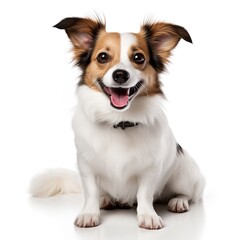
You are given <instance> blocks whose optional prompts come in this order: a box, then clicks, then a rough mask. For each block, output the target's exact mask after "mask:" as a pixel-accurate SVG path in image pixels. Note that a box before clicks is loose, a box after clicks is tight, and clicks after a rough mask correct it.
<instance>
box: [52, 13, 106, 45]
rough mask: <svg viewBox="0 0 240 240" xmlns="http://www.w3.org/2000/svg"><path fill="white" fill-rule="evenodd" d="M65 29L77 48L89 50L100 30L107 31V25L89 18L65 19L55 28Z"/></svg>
mask: <svg viewBox="0 0 240 240" xmlns="http://www.w3.org/2000/svg"><path fill="white" fill-rule="evenodd" d="M53 27H56V28H58V29H64V30H65V31H66V33H67V35H68V37H69V38H70V40H71V42H72V44H73V45H74V46H75V47H81V48H84V49H89V48H91V47H92V46H93V43H94V40H95V38H96V37H97V35H98V33H99V32H100V30H105V24H104V23H102V22H101V21H100V20H99V19H97V20H92V19H89V18H75V17H74V18H65V19H63V20H62V21H60V22H59V23H58V24H56V25H55V26H53Z"/></svg>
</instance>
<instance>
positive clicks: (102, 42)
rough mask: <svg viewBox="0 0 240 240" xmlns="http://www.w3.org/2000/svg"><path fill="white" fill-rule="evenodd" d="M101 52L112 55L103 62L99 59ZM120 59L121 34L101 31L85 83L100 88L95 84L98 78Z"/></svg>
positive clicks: (87, 70) (96, 88)
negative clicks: (106, 61) (107, 60)
mask: <svg viewBox="0 0 240 240" xmlns="http://www.w3.org/2000/svg"><path fill="white" fill-rule="evenodd" d="M101 52H106V53H108V54H109V56H110V61H109V62H108V63H104V64H101V63H99V62H98V61H97V56H98V54H99V53H101ZM119 61H120V34H119V33H107V32H105V31H101V32H100V34H99V36H98V39H97V41H96V43H95V48H94V50H93V53H92V57H91V63H90V64H89V65H88V67H87V69H86V74H85V78H84V80H85V83H86V84H87V85H88V86H89V87H91V88H93V89H95V90H98V91H100V90H99V88H98V87H97V86H96V85H95V84H94V81H95V80H96V79H98V78H100V79H101V78H102V77H103V76H104V75H105V74H106V72H107V71H108V70H109V69H110V68H111V67H113V66H114V65H115V64H117V63H119Z"/></svg>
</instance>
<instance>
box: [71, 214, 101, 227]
mask: <svg viewBox="0 0 240 240" xmlns="http://www.w3.org/2000/svg"><path fill="white" fill-rule="evenodd" d="M74 224H75V226H77V227H96V226H98V225H99V224H100V214H79V215H78V216H77V218H76V220H75V222H74Z"/></svg>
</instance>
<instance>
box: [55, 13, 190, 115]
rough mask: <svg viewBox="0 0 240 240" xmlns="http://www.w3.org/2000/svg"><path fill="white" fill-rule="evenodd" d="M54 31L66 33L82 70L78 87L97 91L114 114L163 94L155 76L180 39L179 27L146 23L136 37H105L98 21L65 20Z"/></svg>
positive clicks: (183, 32) (185, 36)
mask: <svg viewBox="0 0 240 240" xmlns="http://www.w3.org/2000/svg"><path fill="white" fill-rule="evenodd" d="M55 27H57V28H59V29H65V31H66V33H67V35H68V36H69V38H70V40H71V42H72V44H73V52H74V59H75V61H76V62H77V64H78V65H79V66H80V67H81V69H82V70H83V74H82V79H81V81H80V83H79V85H82V84H86V85H87V86H88V87H90V88H92V89H93V90H95V91H100V92H101V93H102V94H104V95H105V96H106V97H107V98H109V102H110V104H111V106H112V107H113V108H114V109H116V110H126V109H127V108H129V106H130V104H131V102H132V101H133V100H134V98H136V97H137V96H143V95H153V94H163V93H162V90H161V84H160V81H159V79H158V74H159V73H161V72H162V71H163V70H164V67H165V64H166V63H167V61H168V57H169V56H170V54H171V50H172V49H173V48H174V47H175V46H176V45H177V43H178V42H179V40H180V39H181V38H183V39H184V40H186V41H188V42H192V40H191V37H190V35H189V34H188V32H187V31H186V30H185V29H184V28H183V27H180V26H177V25H173V24H168V23H163V22H156V23H146V24H144V25H143V26H142V27H141V30H140V32H139V33H108V32H106V30H105V24H104V23H102V22H101V21H100V20H92V19H88V18H66V19H64V20H62V21H61V22H59V23H58V24H57V25H55Z"/></svg>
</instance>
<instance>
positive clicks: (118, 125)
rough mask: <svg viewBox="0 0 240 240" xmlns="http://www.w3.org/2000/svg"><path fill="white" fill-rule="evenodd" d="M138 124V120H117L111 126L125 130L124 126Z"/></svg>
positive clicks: (128, 126)
mask: <svg viewBox="0 0 240 240" xmlns="http://www.w3.org/2000/svg"><path fill="white" fill-rule="evenodd" d="M138 125H139V123H138V122H129V121H122V122H119V123H117V124H115V125H113V127H114V128H118V127H119V128H121V129H122V130H125V128H130V127H136V126H138Z"/></svg>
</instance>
